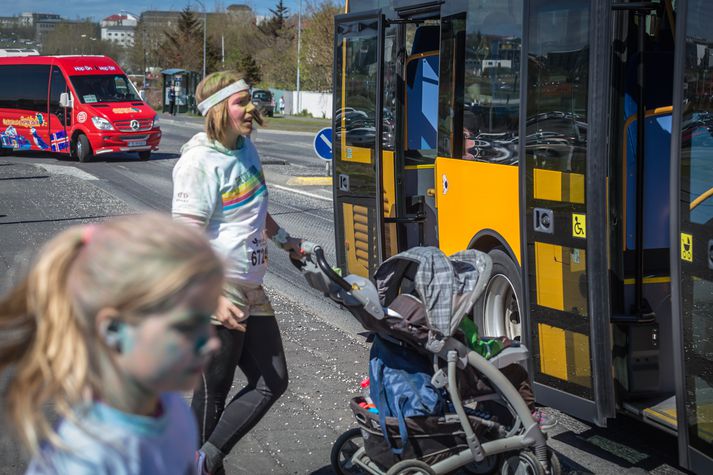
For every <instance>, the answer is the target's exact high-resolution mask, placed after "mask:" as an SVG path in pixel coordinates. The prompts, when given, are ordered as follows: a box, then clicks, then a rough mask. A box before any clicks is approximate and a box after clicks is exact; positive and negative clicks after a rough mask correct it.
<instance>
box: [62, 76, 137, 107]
mask: <svg viewBox="0 0 713 475" xmlns="http://www.w3.org/2000/svg"><path fill="white" fill-rule="evenodd" d="M70 79H71V81H72V84H73V85H74V90H75V91H77V95H78V96H79V100H80V102H81V103H82V104H91V103H94V102H126V101H140V100H141V98H140V97H139V96H138V94H136V91H135V89H134V88H133V87H132V86H131V84H130V83H129V80H128V79H127V78H126V76H124V75H123V74H97V75H91V76H71V77H70Z"/></svg>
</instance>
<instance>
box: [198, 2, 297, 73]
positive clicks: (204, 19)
mask: <svg viewBox="0 0 713 475" xmlns="http://www.w3.org/2000/svg"><path fill="white" fill-rule="evenodd" d="M300 1H301V0H300ZM196 2H198V4H199V5H200V6H201V8H202V9H203V76H201V79H205V39H206V32H207V31H208V22H207V18H208V13H207V12H206V11H205V5H204V4H203V2H202V1H201V0H196Z"/></svg>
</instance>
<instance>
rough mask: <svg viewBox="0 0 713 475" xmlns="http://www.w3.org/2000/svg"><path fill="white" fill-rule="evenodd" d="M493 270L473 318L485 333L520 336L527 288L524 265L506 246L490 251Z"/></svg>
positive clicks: (487, 334) (488, 334)
mask: <svg viewBox="0 0 713 475" xmlns="http://www.w3.org/2000/svg"><path fill="white" fill-rule="evenodd" d="M488 255H489V256H490V258H491V259H492V260H493V271H492V273H491V274H490V279H489V280H488V284H487V285H486V286H485V291H484V292H483V295H482V296H481V297H480V298H479V299H478V301H477V302H476V304H475V307H474V309H473V320H474V322H475V324H476V325H478V331H479V333H480V335H481V336H492V337H495V336H507V337H508V338H510V339H512V340H520V337H521V325H520V321H521V320H520V316H521V315H522V314H523V308H522V305H523V291H522V280H521V276H520V267H519V266H518V265H517V263H516V262H514V261H513V260H512V258H510V256H509V255H508V254H507V253H506V252H505V251H504V250H503V249H502V248H495V249H491V250H490V251H489V252H488Z"/></svg>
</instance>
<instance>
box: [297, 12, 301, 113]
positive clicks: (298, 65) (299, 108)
mask: <svg viewBox="0 0 713 475" xmlns="http://www.w3.org/2000/svg"><path fill="white" fill-rule="evenodd" d="M301 33H302V0H300V11H299V13H298V14H297V113H298V114H299V113H300V112H302V97H301V96H300V45H301Z"/></svg>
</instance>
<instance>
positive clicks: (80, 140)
mask: <svg viewBox="0 0 713 475" xmlns="http://www.w3.org/2000/svg"><path fill="white" fill-rule="evenodd" d="M74 154H75V156H76V157H77V160H79V161H80V162H88V161H89V160H91V159H92V146H91V144H90V143H89V139H88V138H87V136H86V135H84V134H79V135H77V140H76V143H75V144H74Z"/></svg>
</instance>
